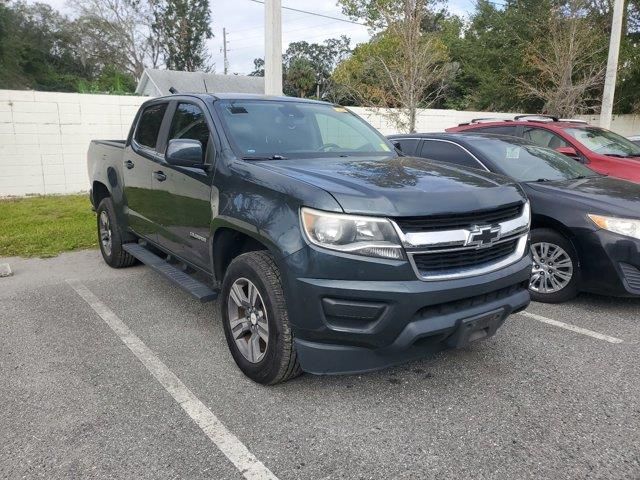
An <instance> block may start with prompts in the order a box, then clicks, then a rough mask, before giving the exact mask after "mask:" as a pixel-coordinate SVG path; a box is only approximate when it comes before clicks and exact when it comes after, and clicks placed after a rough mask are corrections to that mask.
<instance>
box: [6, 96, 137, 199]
mask: <svg viewBox="0 0 640 480" xmlns="http://www.w3.org/2000/svg"><path fill="white" fill-rule="evenodd" d="M144 100H146V99H145V98H142V97H134V96H114V95H81V94H75V93H49V92H33V91H14V90H0V196H9V195H28V194H50V193H73V192H80V191H86V190H87V189H88V188H89V180H88V176H87V148H88V146H89V141H90V140H91V139H93V138H103V139H121V138H125V137H126V135H127V133H128V132H129V127H130V125H131V122H132V120H133V117H134V116H135V114H136V112H137V110H138V107H139V106H140V104H141V103H142V102H143V101H144Z"/></svg>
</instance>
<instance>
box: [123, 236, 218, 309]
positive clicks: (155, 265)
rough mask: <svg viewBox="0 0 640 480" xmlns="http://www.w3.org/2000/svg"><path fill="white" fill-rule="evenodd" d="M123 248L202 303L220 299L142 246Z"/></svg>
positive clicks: (201, 284)
mask: <svg viewBox="0 0 640 480" xmlns="http://www.w3.org/2000/svg"><path fill="white" fill-rule="evenodd" d="M122 248H123V249H124V250H125V251H126V252H128V253H130V254H131V255H133V256H134V257H136V258H137V259H138V260H140V261H141V262H142V263H144V264H145V265H148V266H149V267H151V268H152V269H154V270H155V271H156V272H158V273H159V274H161V275H163V276H164V277H166V278H167V279H168V280H169V281H171V282H173V283H175V284H176V285H177V286H179V287H180V288H182V289H183V290H184V291H186V292H187V293H190V294H191V295H193V296H194V297H195V298H197V299H198V300H200V301H201V302H202V303H205V302H211V301H213V300H215V299H216V298H217V297H218V293H217V292H215V291H213V290H212V289H211V288H209V287H208V286H207V285H205V284H204V283H202V282H199V281H198V280H196V279H195V278H193V277H191V276H189V275H187V274H186V273H184V272H183V271H182V270H180V269H179V268H176V267H174V266H173V265H171V264H170V263H167V262H166V261H165V260H163V259H162V258H160V257H158V256H157V255H155V254H153V253H151V252H150V251H149V250H147V249H146V248H144V247H143V246H142V245H139V244H137V243H126V244H124V245H123V246H122Z"/></svg>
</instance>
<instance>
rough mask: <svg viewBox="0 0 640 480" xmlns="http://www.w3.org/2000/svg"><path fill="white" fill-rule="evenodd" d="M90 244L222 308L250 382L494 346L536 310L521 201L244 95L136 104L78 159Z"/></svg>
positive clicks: (116, 262)
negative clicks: (93, 225)
mask: <svg viewBox="0 0 640 480" xmlns="http://www.w3.org/2000/svg"><path fill="white" fill-rule="evenodd" d="M89 175H90V178H91V183H92V190H91V194H90V195H91V201H92V203H93V205H94V207H95V209H96V212H97V227H98V235H99V239H100V248H101V251H102V255H103V257H104V260H105V261H106V262H107V263H108V264H109V265H111V266H112V267H115V268H120V267H126V266H130V265H132V264H133V263H134V262H135V261H136V260H139V261H141V262H143V263H145V264H147V265H149V266H150V267H152V268H153V269H154V270H156V271H157V272H159V273H160V274H162V275H164V276H165V277H166V278H167V279H169V280H170V281H172V282H174V283H175V284H176V285H178V286H179V287H181V288H183V289H184V290H186V291H187V292H189V293H190V294H192V295H193V296H194V297H196V298H197V299H199V300H200V301H212V300H214V299H215V298H217V297H218V296H221V297H222V298H220V299H219V302H218V303H219V307H220V316H219V318H220V319H221V321H222V322H223V324H224V330H225V334H226V338H227V343H228V345H229V348H230V350H231V354H232V355H233V358H234V359H235V361H236V363H237V365H238V366H239V368H240V369H241V370H242V371H243V372H244V373H245V374H246V375H247V376H248V377H250V378H251V379H253V380H255V381H256V382H260V383H264V384H274V383H278V382H281V381H285V380H287V379H290V378H292V377H294V376H296V375H298V374H300V373H301V372H302V371H306V372H311V373H315V374H335V373H353V372H364V371H370V370H375V369H379V368H383V367H387V366H390V365H394V364H397V363H400V362H404V361H407V360H410V359H415V358H420V357H422V356H425V355H427V354H429V353H432V352H435V351H437V350H440V349H443V348H447V347H449V348H455V347H462V346H465V345H467V344H468V343H469V342H472V341H475V340H479V339H482V338H487V337H490V336H491V335H493V334H494V333H495V332H496V330H497V329H498V328H499V327H500V326H501V325H502V324H503V322H504V320H505V319H506V318H507V316H508V315H509V314H512V313H514V312H517V311H520V310H522V309H524V308H526V306H527V305H528V303H529V293H528V291H527V287H528V282H529V276H530V273H531V259H530V255H529V248H528V242H529V238H528V236H529V224H530V210H529V203H528V201H527V199H526V197H525V195H524V193H523V191H522V189H521V188H520V187H519V186H518V185H517V184H515V183H513V182H510V181H509V180H506V179H505V178H503V177H499V176H496V175H493V174H490V173H487V172H480V171H476V170H464V169H462V168H459V167H455V166H447V165H442V164H437V163H432V162H430V161H428V160H424V159H417V158H411V157H405V156H402V155H401V154H400V153H399V152H397V151H396V150H395V149H394V147H393V145H392V144H391V143H390V142H389V141H388V140H387V139H386V138H384V137H383V136H382V135H381V134H380V133H379V132H377V131H376V130H375V129H373V128H372V127H371V126H369V125H368V124H367V123H366V122H364V121H363V120H362V119H360V118H359V117H358V116H356V115H354V114H353V113H351V112H349V111H348V110H347V109H345V108H343V107H340V106H336V105H332V104H328V103H324V102H317V101H310V100H303V99H294V98H285V97H265V96H251V95H240V94H237V95H231V94H228V95H210V94H206V95H205V94H202V95H182V94H177V95H172V96H169V97H163V98H156V99H153V100H149V101H147V102H145V103H144V104H143V105H142V106H141V108H140V111H139V112H138V115H137V116H136V118H135V121H134V122H133V126H132V127H131V131H130V133H129V136H128V138H127V139H126V140H124V141H106V140H96V141H93V142H92V143H91V146H90V149H89Z"/></svg>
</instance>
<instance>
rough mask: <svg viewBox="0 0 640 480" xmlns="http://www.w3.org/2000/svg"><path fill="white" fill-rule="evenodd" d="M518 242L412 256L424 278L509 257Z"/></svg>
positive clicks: (511, 241)
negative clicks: (431, 274) (432, 274)
mask: <svg viewBox="0 0 640 480" xmlns="http://www.w3.org/2000/svg"><path fill="white" fill-rule="evenodd" d="M518 240H519V239H518V238H515V239H513V240H509V241H506V242H501V243H497V244H494V245H492V246H490V247H486V248H481V249H476V248H473V249H469V248H466V249H460V250H454V251H446V252H442V251H440V252H433V253H417V254H414V255H413V261H414V263H415V265H416V268H417V269H418V271H419V272H420V273H421V274H422V275H424V276H426V275H429V274H430V273H436V272H443V271H447V270H452V269H464V268H470V267H478V266H481V265H484V264H487V263H492V262H496V261H498V260H502V259H503V258H505V257H508V256H509V255H511V254H512V253H513V252H514V251H515V250H516V246H517V244H518Z"/></svg>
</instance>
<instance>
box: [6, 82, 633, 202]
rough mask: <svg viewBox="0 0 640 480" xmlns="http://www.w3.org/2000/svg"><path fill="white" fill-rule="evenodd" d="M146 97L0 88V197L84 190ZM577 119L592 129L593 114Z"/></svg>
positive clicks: (622, 121) (446, 114) (385, 122)
mask: <svg viewBox="0 0 640 480" xmlns="http://www.w3.org/2000/svg"><path fill="white" fill-rule="evenodd" d="M147 98H148V97H136V96H115V95H89V94H87V95H85V94H77V93H48V92H33V91H15V90H0V197H2V196H13V195H16V196H21V195H30V194H51V193H75V192H81V191H86V190H87V189H88V188H89V179H88V177H87V168H86V154H87V148H88V146H89V142H90V141H91V140H92V139H96V138H97V139H124V138H125V137H126V136H127V134H128V132H129V127H130V126H131V122H132V120H133V117H134V116H135V114H136V112H137V110H138V107H139V106H140V104H141V103H142V102H144V101H145V100H146V99H147ZM352 110H353V111H354V112H355V113H357V114H358V115H361V116H362V117H364V118H365V119H366V120H367V121H369V123H371V124H372V125H373V126H374V127H376V128H377V129H379V130H380V131H381V132H382V133H384V134H391V133H396V132H397V129H396V127H395V126H394V124H393V122H392V121H391V119H390V118H389V116H388V115H385V114H384V112H382V111H380V110H375V109H367V108H357V107H354V108H352ZM513 115H514V113H510V114H508V113H488V112H459V111H456V110H436V109H424V110H421V111H420V112H419V114H418V131H421V132H434V131H443V130H444V129H445V128H448V127H451V126H454V125H457V124H458V123H462V122H465V121H469V120H471V119H472V118H479V117H502V118H511V117H513ZM582 118H584V119H586V120H589V121H590V122H591V123H593V124H596V125H597V120H598V118H597V116H595V117H589V116H584V117H582ZM612 130H614V131H616V132H618V133H620V134H622V135H638V134H640V116H633V115H620V116H616V117H615V118H614V120H613V123H612Z"/></svg>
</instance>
